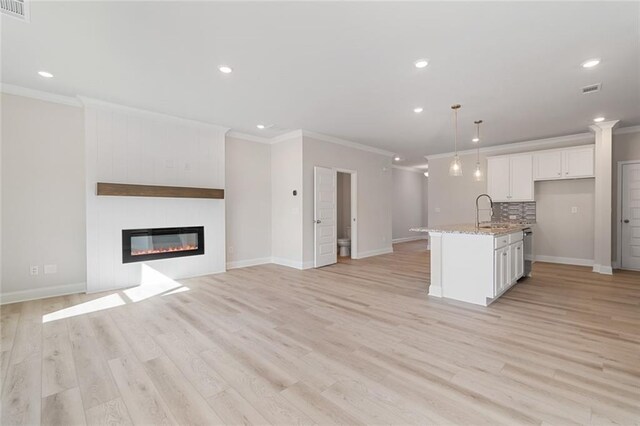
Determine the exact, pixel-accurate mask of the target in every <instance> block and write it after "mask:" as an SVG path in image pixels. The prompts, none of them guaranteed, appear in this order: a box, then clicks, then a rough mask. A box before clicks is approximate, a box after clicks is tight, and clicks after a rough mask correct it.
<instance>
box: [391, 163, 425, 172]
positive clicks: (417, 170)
mask: <svg viewBox="0 0 640 426" xmlns="http://www.w3.org/2000/svg"><path fill="white" fill-rule="evenodd" d="M391 168H393V169H398V170H405V171H407V172H413V173H420V174H423V173H424V172H428V171H429V169H418V168H415V167H409V166H396V165H395V164H392V165H391Z"/></svg>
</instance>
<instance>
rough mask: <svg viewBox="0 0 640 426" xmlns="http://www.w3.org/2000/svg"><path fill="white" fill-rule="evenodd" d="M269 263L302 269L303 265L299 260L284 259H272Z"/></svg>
mask: <svg viewBox="0 0 640 426" xmlns="http://www.w3.org/2000/svg"><path fill="white" fill-rule="evenodd" d="M271 263H274V264H276V265H280V266H287V267H289V268H295V269H304V268H303V263H302V262H301V261H299V260H291V259H284V258H282V257H272V258H271Z"/></svg>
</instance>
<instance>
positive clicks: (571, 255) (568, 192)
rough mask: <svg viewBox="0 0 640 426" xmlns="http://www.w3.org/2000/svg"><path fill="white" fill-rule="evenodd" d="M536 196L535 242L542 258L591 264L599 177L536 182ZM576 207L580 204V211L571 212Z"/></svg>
mask: <svg viewBox="0 0 640 426" xmlns="http://www.w3.org/2000/svg"><path fill="white" fill-rule="evenodd" d="M535 198H536V210H537V213H536V214H537V224H536V226H535V228H534V240H535V242H534V246H535V252H536V255H537V256H538V260H548V261H562V262H563V263H573V264H585V265H589V264H591V262H592V261H593V247H594V227H595V223H594V208H593V207H594V203H595V179H572V180H559V181H547V182H536V184H535ZM572 207H577V212H576V213H572V212H571V209H572ZM545 257H548V258H546V259H545Z"/></svg>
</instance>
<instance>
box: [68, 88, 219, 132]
mask: <svg viewBox="0 0 640 426" xmlns="http://www.w3.org/2000/svg"><path fill="white" fill-rule="evenodd" d="M78 99H80V100H81V101H82V104H83V105H84V106H85V107H93V108H99V109H102V110H105V109H106V110H116V111H120V112H123V113H125V114H129V115H137V116H139V117H144V118H147V119H150V120H163V121H169V122H173V123H180V124H185V125H189V126H201V127H206V128H213V129H215V130H218V131H221V132H225V133H226V132H228V131H229V127H224V126H220V125H218V124H213V123H207V122H205V121H198V120H191V119H189V118H183V117H176V116H174V115H169V114H164V113H161V112H155V111H148V110H144V109H139V108H133V107H130V106H125V105H119V104H114V103H111V102H106V101H101V100H99V99H93V98H87V97H85V96H78Z"/></svg>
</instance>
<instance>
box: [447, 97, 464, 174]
mask: <svg viewBox="0 0 640 426" xmlns="http://www.w3.org/2000/svg"><path fill="white" fill-rule="evenodd" d="M460 106H461V105H459V104H456V105H451V109H452V110H453V122H454V130H455V133H454V139H453V143H454V148H455V155H454V156H453V160H451V164H449V176H462V163H460V157H458V110H459V109H460Z"/></svg>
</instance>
